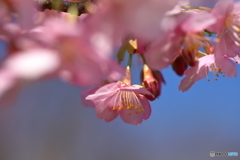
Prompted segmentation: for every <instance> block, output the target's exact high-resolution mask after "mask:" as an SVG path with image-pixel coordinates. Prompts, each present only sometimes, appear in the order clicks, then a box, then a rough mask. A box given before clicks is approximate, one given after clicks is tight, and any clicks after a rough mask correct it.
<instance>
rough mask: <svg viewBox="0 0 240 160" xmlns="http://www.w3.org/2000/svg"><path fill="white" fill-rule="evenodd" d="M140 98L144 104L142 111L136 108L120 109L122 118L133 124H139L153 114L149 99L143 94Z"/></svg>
mask: <svg viewBox="0 0 240 160" xmlns="http://www.w3.org/2000/svg"><path fill="white" fill-rule="evenodd" d="M139 100H140V102H141V104H142V107H143V109H144V111H142V112H140V113H136V110H134V109H133V110H127V109H122V110H119V115H120V117H121V119H122V120H123V121H124V122H125V123H128V124H132V125H139V124H141V123H142V121H143V120H146V119H148V118H149V116H150V115H151V106H150V104H149V102H148V100H147V99H146V98H145V97H144V96H141V97H139Z"/></svg>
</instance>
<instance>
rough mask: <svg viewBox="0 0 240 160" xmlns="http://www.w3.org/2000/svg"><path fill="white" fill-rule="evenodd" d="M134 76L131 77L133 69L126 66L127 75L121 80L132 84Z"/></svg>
mask: <svg viewBox="0 0 240 160" xmlns="http://www.w3.org/2000/svg"><path fill="white" fill-rule="evenodd" d="M131 81H132V77H131V70H130V67H129V66H127V68H126V75H125V77H124V78H123V79H122V80H121V82H122V83H124V84H127V85H131Z"/></svg>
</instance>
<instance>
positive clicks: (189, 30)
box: [146, 11, 215, 69]
mask: <svg viewBox="0 0 240 160" xmlns="http://www.w3.org/2000/svg"><path fill="white" fill-rule="evenodd" d="M213 23H215V18H214V17H213V16H212V15H210V14H209V13H207V12H205V11H202V12H187V13H180V14H177V15H167V16H166V19H165V21H164V25H165V28H166V35H163V36H164V38H160V39H159V40H156V41H155V42H153V43H152V44H151V45H150V47H149V50H148V51H147V53H146V58H147V62H148V64H149V66H150V67H151V68H153V69H163V68H166V67H167V66H168V65H170V64H171V63H172V61H173V60H174V59H175V58H176V57H177V56H178V55H179V52H180V50H182V52H180V53H182V55H183V56H185V57H186V58H185V59H186V60H187V62H189V65H191V64H192V63H193V64H192V65H194V64H195V62H196V59H197V54H198V49H199V47H203V48H210V47H211V46H210V45H209V44H210V43H209V40H208V38H207V37H205V36H204V35H203V34H202V33H201V32H202V31H203V30H204V29H206V28H207V27H208V26H209V25H212V24H213ZM167 27H168V28H167ZM188 57H189V58H188ZM190 58H192V59H190Z"/></svg>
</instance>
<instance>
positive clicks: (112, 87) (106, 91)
mask: <svg viewBox="0 0 240 160" xmlns="http://www.w3.org/2000/svg"><path fill="white" fill-rule="evenodd" d="M119 85H120V84H119V83H117V82H116V83H109V84H106V85H104V86H102V87H101V88H99V89H98V90H97V91H96V92H95V93H94V94H91V95H88V96H87V97H86V100H95V101H96V100H102V99H107V98H108V97H110V96H112V95H114V94H115V93H116V92H117V91H118V86H119Z"/></svg>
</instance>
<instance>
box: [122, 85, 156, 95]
mask: <svg viewBox="0 0 240 160" xmlns="http://www.w3.org/2000/svg"><path fill="white" fill-rule="evenodd" d="M119 90H120V91H133V92H134V93H138V94H147V95H150V96H152V97H154V95H153V94H152V93H151V92H149V91H148V90H147V89H145V88H142V87H135V86H134V87H121V88H119Z"/></svg>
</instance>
